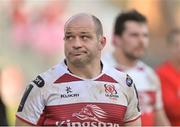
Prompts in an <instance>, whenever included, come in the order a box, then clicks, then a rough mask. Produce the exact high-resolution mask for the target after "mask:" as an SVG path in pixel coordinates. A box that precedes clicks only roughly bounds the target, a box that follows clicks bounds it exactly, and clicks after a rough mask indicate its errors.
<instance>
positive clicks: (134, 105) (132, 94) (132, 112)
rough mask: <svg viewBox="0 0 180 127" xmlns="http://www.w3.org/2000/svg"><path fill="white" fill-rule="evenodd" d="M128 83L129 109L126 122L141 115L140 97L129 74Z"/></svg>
mask: <svg viewBox="0 0 180 127" xmlns="http://www.w3.org/2000/svg"><path fill="white" fill-rule="evenodd" d="M126 84H127V86H128V87H127V101H128V104H127V111H126V114H125V123H128V122H132V121H134V120H136V119H137V118H139V117H140V116H141V112H140V108H139V99H138V93H137V90H136V86H135V84H134V83H133V80H132V79H131V78H130V77H129V76H128V75H127V78H126Z"/></svg>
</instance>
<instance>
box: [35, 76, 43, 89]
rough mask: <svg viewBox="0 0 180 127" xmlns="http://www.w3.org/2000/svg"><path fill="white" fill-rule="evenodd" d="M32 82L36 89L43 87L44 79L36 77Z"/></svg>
mask: <svg viewBox="0 0 180 127" xmlns="http://www.w3.org/2000/svg"><path fill="white" fill-rule="evenodd" d="M33 82H34V83H35V84H36V85H37V86H38V87H43V86H44V84H45V82H44V79H43V78H42V77H41V76H39V75H38V76H37V77H36V79H35V80H33Z"/></svg>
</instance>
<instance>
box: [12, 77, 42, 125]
mask: <svg viewBox="0 0 180 127" xmlns="http://www.w3.org/2000/svg"><path fill="white" fill-rule="evenodd" d="M44 85H45V81H44V79H43V78H42V77H41V76H37V77H36V79H35V80H33V81H32V82H31V83H30V84H29V85H28V86H27V87H26V90H25V92H24V95H23V97H22V99H21V102H20V104H19V107H18V110H17V113H16V123H15V125H17V126H26V125H27V126H29V125H37V124H38V125H41V124H42V123H38V120H39V119H40V116H41V114H42V113H43V109H44V101H43V100H44V99H43V93H44V91H43V88H44Z"/></svg>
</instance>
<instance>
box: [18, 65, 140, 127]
mask: <svg viewBox="0 0 180 127" xmlns="http://www.w3.org/2000/svg"><path fill="white" fill-rule="evenodd" d="M140 115H141V113H140V111H139V108H138V99H137V94H136V90H135V86H134V83H133V82H132V79H131V78H130V77H129V76H128V75H127V74H125V73H122V72H120V71H118V70H116V69H114V68H111V67H109V66H107V65H105V64H103V69H102V73H101V74H100V75H99V76H97V77H95V78H93V79H84V78H81V77H78V76H76V75H74V74H72V73H70V72H69V71H68V68H67V66H66V64H65V63H64V62H62V63H60V64H58V65H56V66H55V67H53V68H51V69H49V70H48V71H47V72H45V73H42V74H40V75H39V76H37V78H36V79H35V80H34V81H32V82H31V83H30V85H28V87H27V89H26V91H25V93H24V96H23V98H22V100H21V103H20V105H19V108H18V112H17V113H16V117H18V118H19V119H21V120H23V121H24V122H27V123H29V124H32V125H56V126H117V127H118V126H121V125H124V123H126V122H130V121H133V120H136V119H137V118H139V117H140Z"/></svg>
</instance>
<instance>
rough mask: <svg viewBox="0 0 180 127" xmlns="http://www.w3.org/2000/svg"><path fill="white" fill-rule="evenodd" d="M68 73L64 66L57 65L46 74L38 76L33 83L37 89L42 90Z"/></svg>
mask: <svg viewBox="0 0 180 127" xmlns="http://www.w3.org/2000/svg"><path fill="white" fill-rule="evenodd" d="M65 72H66V69H65V68H64V66H63V65H62V64H57V65H55V66H54V67H52V68H50V69H49V70H47V71H46V72H43V73H41V74H39V75H38V76H36V77H35V78H34V79H33V80H32V83H33V84H35V85H36V86H37V87H39V88H41V87H44V86H46V85H50V84H52V83H53V82H54V81H56V80H57V79H58V78H59V77H60V76H61V75H63V74H64V73H65Z"/></svg>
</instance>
